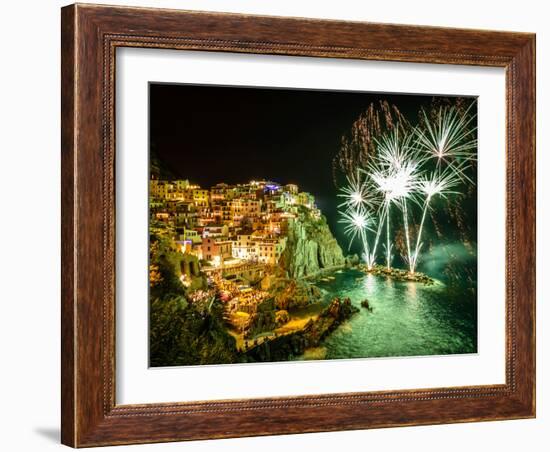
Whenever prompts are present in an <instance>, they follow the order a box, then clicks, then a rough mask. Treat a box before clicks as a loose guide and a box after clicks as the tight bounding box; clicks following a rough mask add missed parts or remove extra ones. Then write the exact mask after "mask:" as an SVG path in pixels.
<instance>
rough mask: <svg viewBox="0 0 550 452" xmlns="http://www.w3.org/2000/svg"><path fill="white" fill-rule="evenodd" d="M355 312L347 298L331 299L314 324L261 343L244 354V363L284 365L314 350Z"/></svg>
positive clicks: (355, 309) (356, 309) (311, 321)
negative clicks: (281, 363) (272, 362)
mask: <svg viewBox="0 0 550 452" xmlns="http://www.w3.org/2000/svg"><path fill="white" fill-rule="evenodd" d="M357 312H359V309H358V308H357V307H355V306H353V304H352V303H351V300H350V299H349V298H346V299H344V300H340V299H339V298H335V299H333V300H332V301H331V302H330V304H329V305H328V306H327V307H326V308H325V309H324V310H323V312H321V314H319V317H318V318H317V319H315V320H313V319H311V320H310V321H309V322H308V323H307V324H306V325H305V327H304V328H303V329H301V330H300V331H296V332H292V333H289V334H285V335H281V336H277V337H275V338H274V339H272V340H269V341H264V342H262V343H260V344H258V345H257V346H255V347H253V348H251V349H249V350H247V351H246V352H245V355H246V360H247V361H248V362H265V361H287V360H289V358H292V357H293V356H297V355H301V354H303V353H304V351H305V350H306V349H307V348H311V347H317V346H319V344H320V342H321V341H322V340H323V339H324V338H325V337H327V336H328V335H329V334H330V333H331V332H332V331H334V330H335V329H336V328H337V327H338V326H339V325H341V324H342V323H343V322H345V321H346V320H348V319H349V318H351V317H352V316H353V315H354V314H356V313H357Z"/></svg>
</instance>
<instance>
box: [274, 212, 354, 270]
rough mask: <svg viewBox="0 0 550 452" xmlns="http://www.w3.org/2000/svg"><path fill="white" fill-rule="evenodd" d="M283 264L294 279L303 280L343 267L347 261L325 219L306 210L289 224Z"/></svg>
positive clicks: (282, 257)
mask: <svg viewBox="0 0 550 452" xmlns="http://www.w3.org/2000/svg"><path fill="white" fill-rule="evenodd" d="M280 263H281V266H282V267H283V269H284V270H285V271H286V272H287V274H288V276H289V277H290V278H300V277H303V276H310V275H314V274H316V273H318V272H319V271H321V270H324V269H328V268H331V267H339V266H343V265H344V264H345V258H344V255H343V253H342V249H341V248H340V245H338V242H337V241H336V239H335V238H334V236H333V235H332V233H331V231H330V229H329V227H328V224H327V221H326V219H325V217H323V216H321V217H320V218H316V217H313V216H312V215H311V214H310V211H309V210H308V209H305V208H304V209H301V210H300V212H299V214H298V216H297V218H296V219H294V220H292V221H291V222H290V223H289V225H288V233H287V243H286V248H285V251H284V253H283V255H282V256H281V261H280Z"/></svg>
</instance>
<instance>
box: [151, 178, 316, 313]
mask: <svg viewBox="0 0 550 452" xmlns="http://www.w3.org/2000/svg"><path fill="white" fill-rule="evenodd" d="M304 208H305V209H307V212H308V213H309V215H310V216H311V217H312V218H319V217H320V215H321V213H320V211H319V209H318V208H317V207H316V205H315V198H314V197H313V196H312V195H311V194H309V193H306V192H300V190H299V188H298V186H297V185H294V184H288V185H280V184H277V183H274V182H270V181H263V180H262V181H251V182H249V183H247V184H237V185H228V184H225V183H220V184H217V185H215V186H213V187H211V188H210V189H209V190H207V189H204V188H201V187H200V186H198V185H195V184H192V183H190V182H189V181H188V180H158V179H151V181H150V215H151V217H152V219H155V220H157V221H160V222H163V223H165V224H167V225H168V226H169V227H170V230H173V231H174V239H175V242H176V244H177V246H178V247H179V250H180V251H181V252H182V253H183V254H185V255H187V256H195V257H196V258H197V259H194V260H192V261H189V260H187V261H185V262H184V267H183V268H182V277H181V279H182V283H183V284H184V285H189V284H190V283H191V279H192V276H193V275H197V274H198V271H199V268H193V266H197V264H198V262H199V261H200V271H201V272H203V273H204V274H206V275H207V276H208V277H209V278H210V282H211V283H213V284H215V285H216V286H217V287H218V289H221V290H223V291H224V292H226V293H227V298H228V300H227V301H228V306H227V307H228V308H230V309H229V311H231V312H237V311H242V312H247V311H254V309H253V307H252V306H251V305H256V304H257V302H259V301H261V300H262V299H263V298H264V296H265V295H266V294H265V293H263V292H262V290H260V288H251V287H250V284H253V283H256V282H258V281H259V280H261V279H262V278H263V277H264V276H265V275H266V274H268V273H269V271H268V270H269V267H271V266H275V265H277V263H278V262H279V259H280V257H281V255H282V253H283V251H284V249H285V246H286V242H287V237H286V232H287V230H288V226H289V224H290V222H292V221H294V219H295V218H296V217H297V214H298V209H304ZM200 292H201V291H198V293H197V294H195V296H197V297H200ZM230 305H233V306H231V307H230ZM246 306H250V308H251V309H247V308H246ZM232 323H234V322H232Z"/></svg>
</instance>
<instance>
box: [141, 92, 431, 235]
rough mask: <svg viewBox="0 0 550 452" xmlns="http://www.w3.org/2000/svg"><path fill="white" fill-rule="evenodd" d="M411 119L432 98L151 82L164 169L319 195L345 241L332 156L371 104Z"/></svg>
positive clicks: (155, 141) (153, 124)
mask: <svg viewBox="0 0 550 452" xmlns="http://www.w3.org/2000/svg"><path fill="white" fill-rule="evenodd" d="M381 99H386V100H388V101H389V102H390V103H393V104H395V105H396V106H397V107H398V108H399V110H400V111H401V112H402V113H403V114H404V115H405V116H409V117H410V119H415V118H416V117H417V112H418V110H419V108H420V106H421V105H425V104H428V103H429V102H430V101H431V100H432V96H413V95H385V94H379V93H363V92H349V91H347V92H338V91H314V90H290V89H273V88H242V87H221V86H220V87H218V86H197V85H176V84H154V83H151V84H150V140H151V146H152V149H153V150H154V152H155V153H156V155H157V156H158V158H159V159H160V161H161V162H162V165H163V167H164V168H165V169H167V170H168V171H170V172H171V173H173V174H175V175H176V176H178V177H181V178H183V179H189V180H190V181H191V182H194V183H198V184H199V185H201V186H202V187H204V188H209V187H210V186H212V185H215V184H217V183H219V182H226V183H230V184H231V183H243V182H248V181H250V180H253V179H268V180H273V181H275V182H279V183H282V184H286V183H295V184H298V186H299V187H300V189H301V190H303V191H308V192H310V193H311V194H313V195H314V196H315V198H316V200H317V204H318V206H319V207H320V209H321V210H322V212H323V213H324V214H325V215H326V216H327V219H328V220H329V225H330V227H331V229H332V231H333V232H335V233H336V234H337V238H338V239H339V241H340V243H341V244H343V243H344V242H343V240H342V239H343V237H342V234H341V231H338V229H340V228H339V227H338V224H337V214H336V205H337V204H338V200H337V198H336V190H335V187H334V184H333V180H332V159H333V157H334V155H335V154H336V153H337V152H338V149H339V146H340V140H341V137H342V135H343V134H345V133H347V132H349V130H350V129H351V126H352V123H353V122H354V121H355V120H356V119H357V118H358V116H359V115H360V113H362V112H364V111H365V110H366V109H367V107H368V106H369V104H370V103H371V102H377V101H378V100H381Z"/></svg>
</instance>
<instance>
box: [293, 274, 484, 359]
mask: <svg viewBox="0 0 550 452" xmlns="http://www.w3.org/2000/svg"><path fill="white" fill-rule="evenodd" d="M332 276H333V277H334V279H333V280H331V281H322V280H320V281H318V282H317V283H316V285H317V286H318V287H319V288H320V289H321V290H322V291H323V293H324V297H325V300H326V301H327V302H328V301H329V300H331V299H332V298H334V297H340V298H346V297H349V298H350V299H351V301H352V303H353V304H354V305H356V306H357V307H359V308H360V311H359V312H358V313H357V314H355V315H354V316H353V317H352V318H351V319H350V320H348V321H347V322H345V323H344V324H342V325H340V326H339V327H338V329H336V330H335V331H334V332H332V333H331V334H330V335H329V336H328V337H327V338H326V339H325V340H324V341H323V342H322V344H321V347H319V348H318V349H316V350H315V351H306V353H305V354H304V356H303V357H302V359H347V358H369V357H389V356H394V357H395V356H423V355H447V354H464V353H476V352H477V302H476V294H475V291H473V290H472V289H467V288H464V289H457V288H449V287H447V286H446V285H445V284H444V283H442V282H440V281H437V282H436V284H435V285H433V286H426V285H423V284H421V283H416V282H399V281H394V280H391V279H389V278H387V277H383V276H374V275H365V274H363V273H361V272H359V271H357V270H343V271H340V272H336V273H334V274H332ZM365 298H366V299H368V300H369V304H370V306H371V307H372V312H369V311H367V310H366V309H365V308H362V307H361V306H360V303H361V301H362V300H364V299H365Z"/></svg>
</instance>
